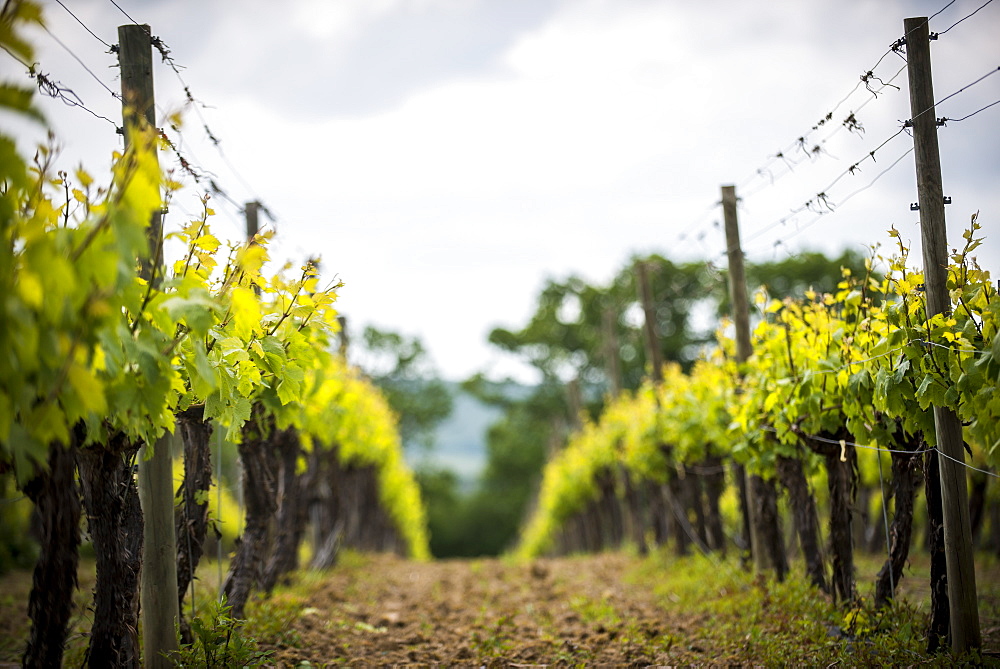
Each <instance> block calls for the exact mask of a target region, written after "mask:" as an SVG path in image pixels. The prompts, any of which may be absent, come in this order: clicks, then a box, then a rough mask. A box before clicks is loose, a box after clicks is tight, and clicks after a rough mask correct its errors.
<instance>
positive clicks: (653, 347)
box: [635, 260, 663, 385]
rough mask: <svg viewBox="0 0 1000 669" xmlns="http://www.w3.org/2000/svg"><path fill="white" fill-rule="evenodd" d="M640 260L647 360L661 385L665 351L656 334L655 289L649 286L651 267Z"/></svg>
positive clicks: (639, 276) (655, 378) (639, 269)
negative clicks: (662, 349)
mask: <svg viewBox="0 0 1000 669" xmlns="http://www.w3.org/2000/svg"><path fill="white" fill-rule="evenodd" d="M646 265H647V264H646V262H644V261H642V260H639V261H637V262H636V264H635V271H636V280H637V281H638V283H639V299H641V300H642V311H643V313H644V314H645V333H646V360H647V361H648V362H649V364H650V365H652V367H653V369H652V371H651V378H652V379H653V382H654V383H655V384H657V385H659V384H660V383H661V382H662V381H663V351H661V350H660V340H659V337H657V334H656V309H655V307H654V305H653V291H652V289H651V288H650V286H649V268H648V267H647V266H646Z"/></svg>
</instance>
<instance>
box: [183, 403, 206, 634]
mask: <svg viewBox="0 0 1000 669" xmlns="http://www.w3.org/2000/svg"><path fill="white" fill-rule="evenodd" d="M177 425H178V427H179V429H180V434H181V439H182V441H183V442H184V479H183V480H182V481H181V485H180V488H179V489H178V491H177V496H178V497H180V498H181V505H180V507H179V508H178V511H177V514H176V527H177V530H176V532H177V602H178V611H179V613H180V621H179V624H180V630H181V640H182V641H183V642H184V643H191V641H192V639H191V630H190V625H189V624H188V622H187V620H185V619H184V596H185V594H186V593H187V591H188V587H189V586H190V585H191V581H192V579H193V578H194V574H195V572H196V571H197V569H198V563H199V562H200V561H201V556H202V554H203V552H204V549H205V536H206V534H207V533H208V491H209V490H211V487H212V451H211V448H210V447H209V438H210V437H211V436H212V424H211V423H210V422H209V421H206V420H205V419H204V411H202V410H201V409H200V408H199V409H188V410H187V411H184V412H182V413H180V414H178V415H177Z"/></svg>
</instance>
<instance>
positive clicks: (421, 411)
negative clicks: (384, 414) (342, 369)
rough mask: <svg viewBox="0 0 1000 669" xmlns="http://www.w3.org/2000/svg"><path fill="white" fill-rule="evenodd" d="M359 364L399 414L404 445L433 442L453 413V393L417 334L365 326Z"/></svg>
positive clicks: (428, 447) (432, 443)
mask: <svg viewBox="0 0 1000 669" xmlns="http://www.w3.org/2000/svg"><path fill="white" fill-rule="evenodd" d="M362 342H363V346H362V350H361V353H360V354H359V355H356V359H360V361H359V364H358V366H359V367H361V369H363V370H364V371H365V373H366V374H367V375H368V376H369V377H370V378H371V379H372V381H373V382H374V383H375V384H376V385H377V386H378V387H379V388H381V389H382V391H383V392H384V393H385V396H386V399H387V400H388V402H389V406H391V407H392V409H393V411H395V412H396V414H397V415H398V416H399V433H400V437H401V438H402V441H403V446H404V447H405V448H411V447H413V446H418V447H421V448H426V449H430V448H431V447H432V446H433V445H434V430H435V428H436V427H437V426H438V424H439V423H440V422H441V421H442V420H444V419H445V418H447V417H448V416H449V415H450V414H451V409H452V400H453V398H452V395H451V392H450V391H449V390H448V387H447V385H445V383H444V382H443V381H442V380H441V379H440V378H439V377H438V375H437V371H436V370H435V369H434V368H433V366H432V365H431V363H430V359H429V356H428V355H427V351H426V349H425V348H424V345H423V343H422V342H421V341H420V339H419V338H418V337H407V336H404V335H401V334H398V333H396V332H388V331H384V330H379V329H378V328H375V327H373V326H368V327H366V328H365V330H364V333H363V335H362Z"/></svg>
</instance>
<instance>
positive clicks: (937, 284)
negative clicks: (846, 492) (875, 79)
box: [903, 17, 982, 653]
mask: <svg viewBox="0 0 1000 669" xmlns="http://www.w3.org/2000/svg"><path fill="white" fill-rule="evenodd" d="M903 30H904V32H905V34H906V63H907V75H908V77H909V84H910V114H911V119H912V121H911V122H912V124H913V148H914V157H915V161H916V168H917V198H918V201H919V204H920V237H921V242H922V246H923V259H924V288H925V291H926V295H927V312H928V316H935V315H937V314H942V313H950V312H951V299H950V297H949V295H948V283H947V281H948V240H947V234H946V233H947V230H946V226H945V217H944V189H943V187H942V184H941V156H940V153H939V150H938V139H937V118H936V116H935V110H934V86H933V81H932V78H931V50H930V34H929V29H928V26H927V18H925V17H918V18H909V19H905V20H904V21H903ZM934 428H935V429H934V431H935V434H936V436H937V443H938V446H937V447H938V462H939V466H940V472H941V503H942V507H943V510H944V543H945V555H946V557H947V564H948V601H949V606H950V610H951V616H950V617H951V646H952V650H953V651H955V652H956V653H961V652H964V651H966V650H969V649H971V648H979V647H980V646H981V645H982V638H981V636H980V632H979V608H978V603H977V600H976V570H975V562H974V561H973V554H972V527H971V523H970V520H969V502H968V489H967V486H968V483H967V480H966V470H965V451H964V448H963V438H962V423H961V422H960V421H959V418H958V416H956V415H955V412H954V411H952V410H951V409H948V408H944V407H934Z"/></svg>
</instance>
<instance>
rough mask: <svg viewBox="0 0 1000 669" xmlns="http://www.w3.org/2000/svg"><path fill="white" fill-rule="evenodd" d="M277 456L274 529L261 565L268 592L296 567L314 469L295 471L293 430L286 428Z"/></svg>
mask: <svg viewBox="0 0 1000 669" xmlns="http://www.w3.org/2000/svg"><path fill="white" fill-rule="evenodd" d="M279 453H280V456H281V487H280V488H279V499H280V505H279V507H278V522H277V526H278V531H277V536H275V540H274V552H273V553H272V554H271V559H270V560H269V561H268V563H267V567H266V568H265V569H264V582H263V584H262V587H263V590H264V591H265V592H268V593H269V592H271V590H273V589H274V586H275V585H276V584H277V582H278V579H279V578H281V577H282V576H284V575H285V574H287V573H288V572H290V571H293V570H294V569H295V568H296V567H298V559H299V545H300V544H301V543H302V536H303V534H304V533H305V529H306V521H307V520H308V519H309V499H308V494H309V490H310V489H311V488H312V486H313V480H314V478H315V475H316V470H315V469H314V468H312V467H310V468H308V469H306V471H304V472H302V473H301V474H298V473H296V470H297V466H298V460H299V455H301V453H302V448H301V445H300V442H299V438H298V435H297V434H295V432H294V430H287V431H286V432H285V433H284V434H283V435H282V436H281V440H280V442H279Z"/></svg>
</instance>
